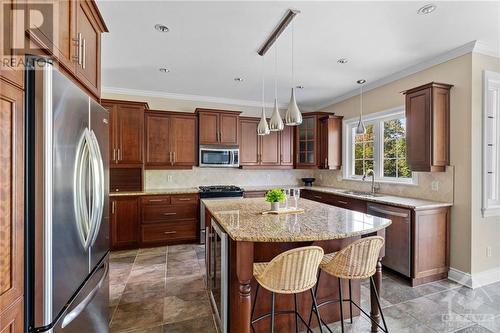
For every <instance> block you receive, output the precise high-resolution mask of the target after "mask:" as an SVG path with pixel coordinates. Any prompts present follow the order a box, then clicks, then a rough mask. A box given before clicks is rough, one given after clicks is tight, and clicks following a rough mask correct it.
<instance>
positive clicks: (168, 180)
mask: <svg viewBox="0 0 500 333" xmlns="http://www.w3.org/2000/svg"><path fill="white" fill-rule="evenodd" d="M167 182H169V183H171V182H172V175H168V176H167Z"/></svg>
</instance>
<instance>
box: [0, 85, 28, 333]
mask: <svg viewBox="0 0 500 333" xmlns="http://www.w3.org/2000/svg"><path fill="white" fill-rule="evenodd" d="M23 115H24V103H23V91H22V90H21V89H19V88H18V87H16V86H13V85H11V84H10V83H7V82H6V81H4V79H3V78H1V77H0V142H1V143H2V144H1V145H0V207H2V214H1V215H0V331H1V332H19V333H20V332H22V331H23V320H22V318H23V312H22V297H23V293H24V276H23V274H24V269H23V268H24V180H23V179H24V177H23V175H24V116H23ZM19 302H21V303H19ZM16 304H17V305H16ZM19 304H21V305H19Z"/></svg>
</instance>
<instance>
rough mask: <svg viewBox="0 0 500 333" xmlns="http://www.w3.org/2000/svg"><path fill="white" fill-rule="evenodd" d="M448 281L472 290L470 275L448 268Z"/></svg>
mask: <svg viewBox="0 0 500 333" xmlns="http://www.w3.org/2000/svg"><path fill="white" fill-rule="evenodd" d="M448 279H450V280H451V281H454V282H456V283H459V284H461V285H464V286H466V287H469V288H472V275H470V273H465V272H462V271H460V270H458V269H455V268H453V267H450V269H449V270H448Z"/></svg>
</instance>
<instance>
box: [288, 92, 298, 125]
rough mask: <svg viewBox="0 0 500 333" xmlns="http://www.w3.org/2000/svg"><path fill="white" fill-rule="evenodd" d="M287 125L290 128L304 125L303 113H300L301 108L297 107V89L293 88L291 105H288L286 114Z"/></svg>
mask: <svg viewBox="0 0 500 333" xmlns="http://www.w3.org/2000/svg"><path fill="white" fill-rule="evenodd" d="M285 124H287V125H288V126H296V125H300V124H302V113H300V110H299V107H298V105H297V100H296V99H295V88H292V95H291V97H290V103H288V109H287V110H286V114H285Z"/></svg>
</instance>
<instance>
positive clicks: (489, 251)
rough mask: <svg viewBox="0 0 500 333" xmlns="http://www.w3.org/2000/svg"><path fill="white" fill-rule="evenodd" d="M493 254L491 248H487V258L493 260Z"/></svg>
mask: <svg viewBox="0 0 500 333" xmlns="http://www.w3.org/2000/svg"><path fill="white" fill-rule="evenodd" d="M491 252H492V250H491V246H487V247H486V256H487V257H488V258H491Z"/></svg>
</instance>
